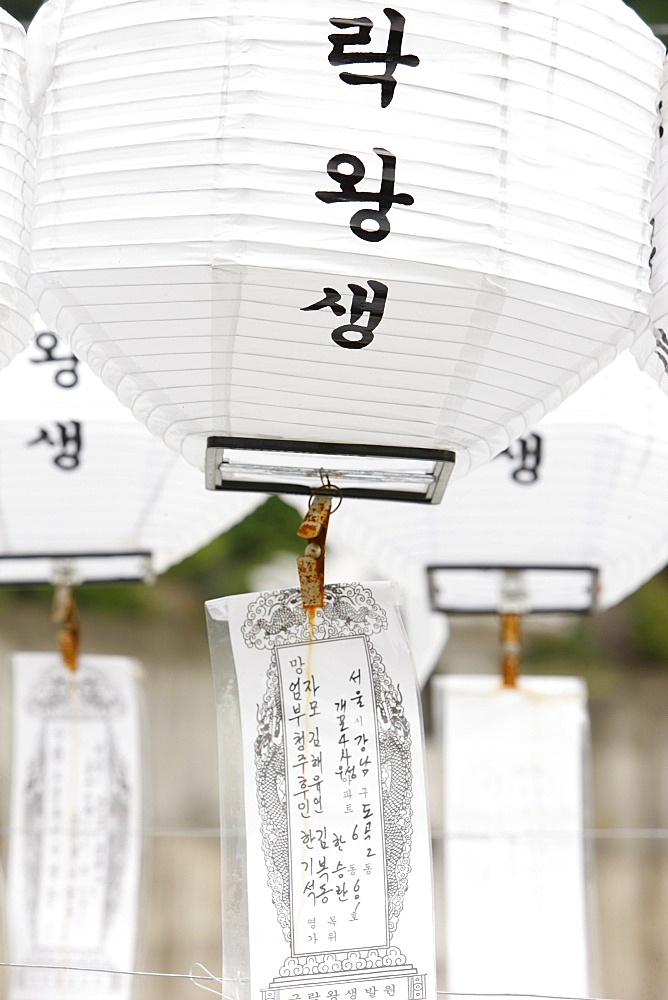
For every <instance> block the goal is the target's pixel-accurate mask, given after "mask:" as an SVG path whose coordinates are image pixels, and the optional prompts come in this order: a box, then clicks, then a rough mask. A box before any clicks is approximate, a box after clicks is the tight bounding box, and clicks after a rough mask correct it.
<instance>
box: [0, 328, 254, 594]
mask: <svg viewBox="0 0 668 1000" xmlns="http://www.w3.org/2000/svg"><path fill="white" fill-rule="evenodd" d="M261 501H262V497H261V495H257V494H256V495H252V496H250V495H249V496H245V495H236V496H227V497H218V496H214V495H213V494H210V493H207V492H206V491H205V490H203V489H202V485H201V482H200V477H199V476H198V474H197V472H196V471H195V470H194V469H193V468H191V467H190V466H189V465H188V464H187V463H186V462H184V460H183V459H182V458H180V457H179V456H178V455H175V454H173V453H171V452H169V451H168V450H167V449H166V448H165V447H164V446H163V445H162V444H161V442H160V441H157V440H156V439H155V438H154V437H152V436H151V435H150V434H149V433H148V431H147V430H146V428H144V427H142V426H141V425H140V424H138V423H137V421H136V420H133V419H132V416H131V415H130V414H129V413H128V411H127V410H125V409H124V408H123V407H122V406H121V405H120V404H119V402H118V400H117V399H116V398H115V397H114V395H113V394H112V393H111V392H109V390H108V389H106V388H105V386H104V385H102V383H101V382H100V380H99V379H98V378H96V377H95V376H94V375H93V374H92V372H90V371H89V370H88V368H87V367H86V366H85V365H84V364H82V363H80V362H78V361H77V360H76V358H74V357H73V355H72V354H71V353H70V352H69V351H68V350H67V349H66V348H65V346H64V345H63V344H62V343H60V342H58V341H57V340H56V337H55V336H54V335H53V334H52V333H50V332H42V333H40V334H38V336H37V338H36V340H35V342H34V343H33V344H31V345H30V347H29V348H28V350H27V351H26V352H25V353H24V354H23V355H22V356H21V357H19V358H17V359H16V360H15V361H14V362H12V364H11V365H10V366H9V368H7V369H6V370H5V371H3V372H2V373H0V511H1V512H2V513H1V516H0V584H11V585H16V584H21V583H24V584H28V583H50V582H53V581H54V577H56V578H57V576H58V573H59V572H60V571H61V570H62V571H64V572H67V573H71V574H73V578H74V582H80V583H83V582H86V581H94V580H120V579H126V580H133V579H139V580H141V579H143V578H145V577H150V576H152V575H153V574H155V573H162V572H164V571H165V570H166V569H168V568H169V567H170V566H171V565H173V564H174V563H176V562H178V561H179V560H181V559H183V558H185V556H187V555H189V554H190V553H192V552H194V551H196V550H197V549H199V548H201V547H202V546H203V545H206V544H207V543H208V542H209V541H211V540H212V539H213V538H215V537H216V536H217V535H219V534H221V533H222V532H223V531H226V530H227V529H228V528H229V527H231V526H232V525H233V524H235V523H236V522H237V521H239V520H241V518H243V517H245V516H246V515H247V514H249V513H250V512H251V511H252V510H253V509H254V508H255V507H256V506H257V504H258V502H261Z"/></svg>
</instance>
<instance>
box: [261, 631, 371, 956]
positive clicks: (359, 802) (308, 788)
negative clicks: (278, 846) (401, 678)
mask: <svg viewBox="0 0 668 1000" xmlns="http://www.w3.org/2000/svg"><path fill="white" fill-rule="evenodd" d="M307 649H308V647H307V646H306V645H299V646H285V647H278V648H277V652H278V662H279V676H280V683H281V690H282V698H283V705H284V711H285V720H286V772H287V799H288V802H289V838H290V848H291V856H292V859H293V860H292V862H291V884H292V895H291V898H292V899H293V900H294V901H295V903H294V905H296V906H299V905H300V903H301V905H302V906H306V907H308V911H310V912H308V911H307V918H308V920H307V921H306V920H302V921H299V920H295V921H294V927H293V934H294V948H295V952H296V953H309V952H310V951H313V950H315V949H316V948H317V950H318V951H321V950H322V951H334V950H338V949H340V948H346V947H353V946H355V945H356V946H360V940H361V939H364V938H366V939H368V946H369V947H371V946H373V947H376V946H379V945H382V944H384V943H387V938H388V930H387V908H386V902H385V898H386V890H385V855H384V848H383V824H382V790H381V780H380V758H379V751H378V744H377V737H376V709H375V700H374V693H373V681H372V675H371V668H370V665H369V660H368V653H367V647H366V644H365V640H364V638H363V637H359V636H357V637H351V638H346V639H337V640H332V641H328V642H318V643H315V644H313V646H312V647H311V648H310V650H309V651H308V652H307ZM308 657H311V658H312V659H311V661H309V662H311V672H310V675H309V672H307V671H306V666H305V665H306V662H307V659H308ZM342 663H346V664H347V665H348V666H347V668H346V670H345V672H343V674H342V672H341V664H342ZM316 677H317V683H316V681H315V678H316ZM308 682H311V684H312V689H311V692H310V698H307V697H306V694H307V692H306V687H305V685H306V684H307V683H308ZM313 699H316V700H317V710H318V713H319V714H318V718H317V726H318V745H317V747H315V746H313V745H312V747H311V749H310V751H309V749H308V739H309V725H308V711H309V703H310V701H312V700H313ZM312 732H313V730H312V728H311V733H312ZM316 797H317V799H318V808H317V809H316ZM299 912H303V911H301V910H300V911H299ZM332 918H334V919H332Z"/></svg>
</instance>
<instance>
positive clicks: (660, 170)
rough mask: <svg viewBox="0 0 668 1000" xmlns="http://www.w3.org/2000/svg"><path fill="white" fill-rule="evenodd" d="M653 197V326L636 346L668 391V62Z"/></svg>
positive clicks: (639, 356)
mask: <svg viewBox="0 0 668 1000" xmlns="http://www.w3.org/2000/svg"><path fill="white" fill-rule="evenodd" d="M659 110H660V121H659V134H658V141H657V150H656V170H655V182H654V192H653V196H652V258H651V265H652V268H651V275H650V287H651V289H652V299H651V306H650V316H651V320H652V323H651V326H650V327H649V328H648V329H647V330H646V331H645V333H644V334H643V336H642V337H641V338H640V339H639V340H638V341H637V342H636V344H635V345H634V349H633V351H634V354H635V356H636V358H637V361H638V364H639V365H640V367H641V368H643V369H644V370H645V371H647V372H649V374H650V375H652V377H653V378H655V379H656V381H657V382H658V383H659V385H660V386H661V387H662V389H664V391H665V392H668V135H667V134H666V129H667V128H668V62H667V63H665V64H664V70H663V79H662V82H661V101H660V103H659Z"/></svg>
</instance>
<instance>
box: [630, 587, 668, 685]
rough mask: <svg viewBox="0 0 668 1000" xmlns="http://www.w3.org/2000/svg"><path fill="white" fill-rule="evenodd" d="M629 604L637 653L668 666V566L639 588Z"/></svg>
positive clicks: (633, 643) (633, 639) (632, 639)
mask: <svg viewBox="0 0 668 1000" xmlns="http://www.w3.org/2000/svg"><path fill="white" fill-rule="evenodd" d="M626 605H627V608H628V612H629V615H628V629H629V637H630V640H631V643H632V645H633V648H634V652H635V654H636V655H637V656H640V657H642V658H643V659H645V660H650V661H651V662H653V663H662V664H663V665H664V666H668V572H666V571H665V570H664V572H663V573H660V574H659V575H658V576H655V577H654V579H653V580H650V581H649V583H646V584H645V586H644V587H641V588H640V590H637V591H636V592H635V594H632V595H631V597H629V598H628V600H627V602H626Z"/></svg>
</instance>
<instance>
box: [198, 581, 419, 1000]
mask: <svg viewBox="0 0 668 1000" xmlns="http://www.w3.org/2000/svg"><path fill="white" fill-rule="evenodd" d="M207 609H208V612H209V627H210V633H211V636H212V651H214V646H215V639H214V635H215V632H216V630H217V629H220V628H221V627H222V628H229V639H230V641H231V647H230V646H229V644H228V648H231V651H232V654H233V660H234V663H233V665H232V664H231V663H229V662H228V663H227V664H222V666H221V665H219V664H217V660H216V656H215V652H214V670H215V671H218V672H219V673H220V675H221V676H219V677H217V687H218V690H219V691H220V690H222V689H223V688H224V687H225V684H226V682H225V680H224V677H223V674H224V673H225V671H233V672H234V675H235V686H236V685H238V700H239V706H240V740H241V744H242V757H243V774H244V798H245V802H244V805H245V815H246V846H247V857H248V859H250V860H249V863H248V867H247V881H248V936H249V967H250V976H251V992H250V996H251V997H252V998H253V1000H260V998H263V1000H316V998H317V1000H355V998H357V1000H371V998H373V997H376V996H377V997H378V998H381V997H382V998H383V1000H386V998H387V997H393V998H396V1000H413V998H416V1000H419V998H433V997H435V991H436V984H435V971H434V967H435V957H434V935H433V907H432V877H431V848H430V833H429V828H428V822H427V810H426V794H425V774H424V753H423V735H422V725H421V717H420V707H419V697H418V688H417V682H416V678H415V672H414V669H413V665H412V662H411V658H410V653H409V650H408V647H407V644H406V638H405V633H404V631H403V626H402V623H401V620H400V618H399V616H398V613H397V610H396V607H395V602H394V599H393V594H392V587H391V585H389V584H373V585H362V584H346V585H334V586H329V587H327V588H326V597H325V606H324V608H323V609H322V610H317V611H316V612H315V614H314V617H313V618H312V620H311V619H309V617H308V616H307V614H306V612H305V611H304V609H303V607H302V603H301V595H300V593H299V591H297V590H287V591H276V592H273V593H266V594H254V595H250V596H248V595H247V596H244V597H234V598H227V599H224V600H223V601H216V602H210V603H209V604H208V605H207ZM216 619H218V622H220V624H219V623H218V622H217V621H216ZM225 619H227V620H228V621H229V625H228V621H225ZM220 732H221V744H222V745H221V754H222V755H225V754H226V752H227V749H226V747H225V745H224V740H225V738H226V729H225V727H224V726H221V728H220ZM230 752H231V750H230ZM237 753H238V751H237ZM222 798H223V801H224V796H222ZM233 822H234V816H233V815H226V813H225V811H224V812H223V825H224V827H228V828H229V827H230V826H231V825H232V824H233ZM223 841H224V844H225V842H226V841H227V835H226V836H225V837H224V838H223ZM262 858H263V859H264V860H261V859H262ZM226 867H227V866H226V863H225V857H224V858H223V870H224V871H225V870H226ZM224 889H225V887H224ZM224 894H225V892H224ZM224 905H225V904H224ZM226 923H227V921H226V919H225V913H224V914H223V925H224V927H225V924H226ZM224 934H225V931H224ZM223 961H224V963H225V962H226V957H225V941H224V943H223ZM226 974H227V971H226V968H225V967H224V970H223V975H224V976H225V975H226Z"/></svg>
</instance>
